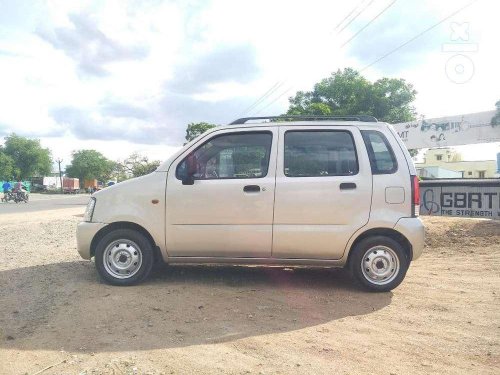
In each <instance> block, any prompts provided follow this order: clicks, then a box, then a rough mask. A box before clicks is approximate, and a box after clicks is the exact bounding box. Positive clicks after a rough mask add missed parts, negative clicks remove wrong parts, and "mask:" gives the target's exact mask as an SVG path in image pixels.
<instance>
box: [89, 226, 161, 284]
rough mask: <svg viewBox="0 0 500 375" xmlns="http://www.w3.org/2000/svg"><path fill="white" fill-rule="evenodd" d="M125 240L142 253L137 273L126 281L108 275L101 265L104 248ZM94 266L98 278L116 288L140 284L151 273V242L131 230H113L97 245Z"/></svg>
mask: <svg viewBox="0 0 500 375" xmlns="http://www.w3.org/2000/svg"><path fill="white" fill-rule="evenodd" d="M119 239H127V240H130V241H133V242H135V243H136V244H137V246H139V248H140V250H141V253H142V265H141V268H140V269H139V271H138V272H137V273H136V274H134V275H133V276H131V277H129V278H126V279H119V278H117V277H114V276H113V275H111V274H109V273H108V271H106V268H105V267H104V264H103V255H104V251H105V250H106V247H107V246H108V245H109V244H110V243H111V242H113V241H116V240H119ZM94 259H95V266H96V268H97V272H98V273H99V276H101V278H102V279H103V280H104V281H106V282H107V283H108V284H111V285H117V286H129V285H135V284H138V283H140V282H141V281H142V280H144V279H145V278H147V277H148V276H149V274H150V273H151V269H152V268H153V263H154V253H153V246H152V245H151V242H149V240H148V239H147V238H146V236H144V235H143V234H142V233H140V232H137V231H135V230H132V229H115V230H114V231H112V232H109V233H108V234H106V235H105V236H104V237H102V238H101V239H100V240H99V242H98V243H97V246H96V249H95V258H94Z"/></svg>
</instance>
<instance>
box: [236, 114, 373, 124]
mask: <svg viewBox="0 0 500 375" xmlns="http://www.w3.org/2000/svg"><path fill="white" fill-rule="evenodd" d="M250 120H270V122H277V121H276V120H281V121H294V120H295V121H297V120H298V121H325V120H340V121H361V122H378V120H377V119H376V118H375V117H373V116H369V115H355V116H323V115H319V116H316V115H300V116H295V115H291V116H289V115H281V116H259V117H242V118H239V119H237V120H234V121H233V122H232V123H230V124H229V125H241V124H245V123H246V122H247V121H250ZM273 120H274V121H273Z"/></svg>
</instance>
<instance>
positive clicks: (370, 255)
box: [350, 236, 410, 292]
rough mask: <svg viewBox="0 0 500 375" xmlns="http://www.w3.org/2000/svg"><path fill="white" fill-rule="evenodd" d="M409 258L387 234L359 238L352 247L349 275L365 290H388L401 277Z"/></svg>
mask: <svg viewBox="0 0 500 375" xmlns="http://www.w3.org/2000/svg"><path fill="white" fill-rule="evenodd" d="M409 265H410V260H409V259H408V256H407V254H406V252H405V250H404V249H403V247H402V246H401V244H400V243H398V242H397V241H395V240H393V239H392V238H390V237H385V236H373V237H368V238H365V239H363V240H361V241H360V242H359V243H357V244H356V245H355V247H354V249H353V250H352V253H351V256H350V268H351V273H352V275H353V276H354V277H355V278H356V280H358V281H359V283H360V284H361V285H362V286H363V287H365V288H366V289H368V290H370V291H373V292H389V291H391V290H392V289H394V288H396V287H397V286H398V285H399V284H401V282H402V281H403V279H404V278H405V275H406V271H407V270H408V267H409Z"/></svg>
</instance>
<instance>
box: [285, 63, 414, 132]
mask: <svg viewBox="0 0 500 375" xmlns="http://www.w3.org/2000/svg"><path fill="white" fill-rule="evenodd" d="M416 93H417V92H416V91H415V89H414V88H413V85H411V84H410V83H407V82H406V81H405V80H404V79H400V78H381V79H379V80H377V81H375V82H374V83H372V82H370V81H368V80H367V79H366V78H365V77H363V76H362V75H361V74H360V73H359V72H357V71H356V70H354V69H351V68H346V69H344V70H343V71H341V70H338V71H337V72H335V73H332V75H331V76H330V77H328V78H325V79H322V80H321V81H320V82H319V83H316V84H315V85H314V89H313V91H299V92H297V93H296V94H295V96H294V97H291V98H289V102H290V107H289V109H288V111H287V114H288V115H338V116H346V115H356V114H358V115H372V116H375V117H376V118H377V119H379V120H380V121H386V122H389V123H398V122H407V121H412V120H414V119H415V116H416V111H415V108H414V107H413V106H412V104H411V103H412V102H413V101H414V100H415V96H416Z"/></svg>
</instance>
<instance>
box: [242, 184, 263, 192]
mask: <svg viewBox="0 0 500 375" xmlns="http://www.w3.org/2000/svg"><path fill="white" fill-rule="evenodd" d="M243 191H244V192H245V193H258V192H259V191H260V186H259V185H246V186H245V187H244V188H243Z"/></svg>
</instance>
